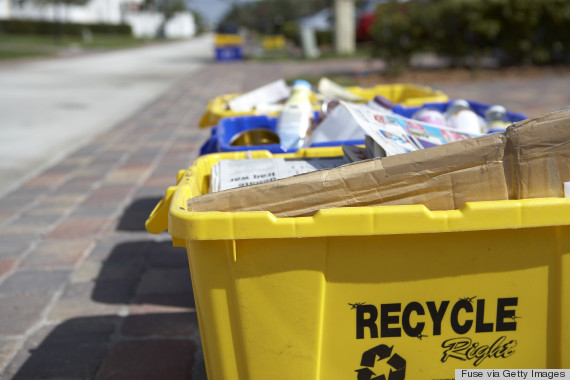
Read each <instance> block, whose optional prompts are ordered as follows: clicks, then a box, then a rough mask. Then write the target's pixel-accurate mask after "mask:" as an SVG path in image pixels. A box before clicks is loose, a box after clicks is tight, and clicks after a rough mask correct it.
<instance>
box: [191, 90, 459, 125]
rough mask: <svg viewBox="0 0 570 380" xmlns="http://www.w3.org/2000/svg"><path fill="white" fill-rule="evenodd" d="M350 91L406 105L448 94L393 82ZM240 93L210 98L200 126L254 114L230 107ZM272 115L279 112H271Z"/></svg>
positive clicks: (439, 98)
mask: <svg viewBox="0 0 570 380" xmlns="http://www.w3.org/2000/svg"><path fill="white" fill-rule="evenodd" d="M346 89H347V90H349V91H350V92H352V93H354V94H356V95H358V96H361V97H362V98H363V99H365V100H371V99H373V98H374V96H376V95H381V96H383V97H385V98H386V99H388V100H390V101H391V102H394V103H399V104H403V105H405V106H409V107H412V106H419V105H422V104H424V103H428V102H430V103H434V102H446V101H448V100H449V98H448V96H447V95H445V94H444V93H443V92H442V91H440V90H434V89H432V88H430V87H426V86H417V85H412V84H391V85H378V86H375V87H371V88H361V87H346ZM238 95H239V94H227V95H221V96H217V97H215V98H213V99H211V100H210V102H209V103H208V106H207V107H206V112H204V114H203V115H202V117H201V118H200V122H199V123H198V126H199V127H200V128H205V127H211V126H214V125H217V124H218V121H219V120H220V119H222V118H224V117H235V116H246V115H254V114H256V112H255V111H247V112H235V111H232V110H230V109H229V108H228V105H227V104H228V101H229V100H230V99H232V98H235V97H236V96H238ZM313 103H314V104H315V107H314V109H315V111H318V110H320V105H319V104H317V103H316V98H315V97H313ZM270 115H272V116H275V115H277V113H272V114H270Z"/></svg>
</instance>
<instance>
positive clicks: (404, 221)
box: [145, 147, 570, 245]
mask: <svg viewBox="0 0 570 380" xmlns="http://www.w3.org/2000/svg"><path fill="white" fill-rule="evenodd" d="M341 152H342V149H341V148H339V147H327V148H308V149H301V150H299V151H298V152H296V153H287V154H272V153H271V152H269V151H267V150H262V151H249V152H247V151H244V152H227V153H213V154H208V155H205V156H201V157H199V158H198V159H197V160H196V161H195V162H194V164H193V165H192V166H190V168H188V169H187V170H181V171H180V172H179V173H178V181H177V185H176V186H171V187H169V188H168V190H167V192H166V196H165V197H164V199H162V200H161V201H160V202H159V204H157V206H156V207H155V209H154V210H153V212H152V213H151V215H150V216H149V218H148V220H147V221H146V224H145V225H146V228H147V230H148V231H149V232H151V233H155V234H158V233H160V232H162V231H164V230H166V229H168V232H169V233H170V235H171V236H172V238H173V241H174V244H175V245H185V244H184V242H185V241H189V240H239V239H272V238H302V237H334V236H371V235H395V234H419V233H442V232H459V231H482V230H501V229H515V228H527V227H543V226H544V227H546V226H556V225H570V198H537V199H524V200H503V201H481V202H468V203H466V204H465V205H463V206H462V207H461V208H460V209H458V210H444V211H431V210H429V209H428V208H427V207H425V206H424V205H407V206H383V205H379V206H366V207H340V208H330V209H323V210H320V211H318V212H317V213H315V214H314V215H313V216H304V217H276V216H275V215H273V214H272V213H270V212H268V211H252V212H190V211H188V209H187V200H188V199H189V198H193V197H196V196H199V195H202V194H203V193H205V192H207V190H206V191H202V189H201V187H204V186H205V184H204V183H203V181H205V176H206V173H205V171H206V170H205V169H204V168H207V170H208V174H207V175H208V176H209V169H210V167H211V166H212V165H213V164H214V163H216V162H217V161H219V160H221V159H243V158H246V157H251V158H271V157H289V158H293V157H297V158H300V157H333V156H340V155H341Z"/></svg>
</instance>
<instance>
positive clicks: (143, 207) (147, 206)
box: [117, 197, 162, 231]
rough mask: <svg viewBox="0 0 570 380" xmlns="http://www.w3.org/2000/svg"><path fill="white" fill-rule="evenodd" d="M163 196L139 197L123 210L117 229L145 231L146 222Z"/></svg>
mask: <svg viewBox="0 0 570 380" xmlns="http://www.w3.org/2000/svg"><path fill="white" fill-rule="evenodd" d="M161 199H162V197H151V198H139V199H136V200H135V201H134V202H133V203H131V204H130V205H129V207H127V208H126V209H125V211H124V212H123V215H122V216H121V219H120V220H119V224H118V225H117V230H119V231H145V227H144V223H145V221H146V219H147V218H148V216H149V215H150V213H151V212H152V210H153V209H154V206H156V205H157V204H158V202H160V200H161Z"/></svg>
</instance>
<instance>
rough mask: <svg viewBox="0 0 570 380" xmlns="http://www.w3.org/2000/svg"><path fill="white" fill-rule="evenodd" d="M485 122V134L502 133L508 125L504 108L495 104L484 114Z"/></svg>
mask: <svg viewBox="0 0 570 380" xmlns="http://www.w3.org/2000/svg"><path fill="white" fill-rule="evenodd" d="M485 121H486V122H487V133H492V132H502V131H504V130H505V129H507V126H508V125H509V118H508V116H507V110H506V109H505V107H503V106H501V105H499V104H495V105H494V106H491V107H489V108H488V109H487V111H486V112H485Z"/></svg>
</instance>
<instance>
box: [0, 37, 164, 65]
mask: <svg viewBox="0 0 570 380" xmlns="http://www.w3.org/2000/svg"><path fill="white" fill-rule="evenodd" d="M151 42H158V41H155V40H151V41H149V40H144V39H138V38H134V37H130V36H123V35H106V34H95V35H93V36H92V38H91V40H90V41H87V40H86V41H84V40H83V39H82V38H81V37H75V36H60V37H59V38H58V37H56V36H53V35H5V34H3V35H0V60H13V59H25V58H36V57H50V56H57V55H59V54H60V53H63V52H65V51H66V50H70V49H80V50H88V51H89V50H112V49H124V48H129V47H136V46H141V45H145V44H148V43H151Z"/></svg>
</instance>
